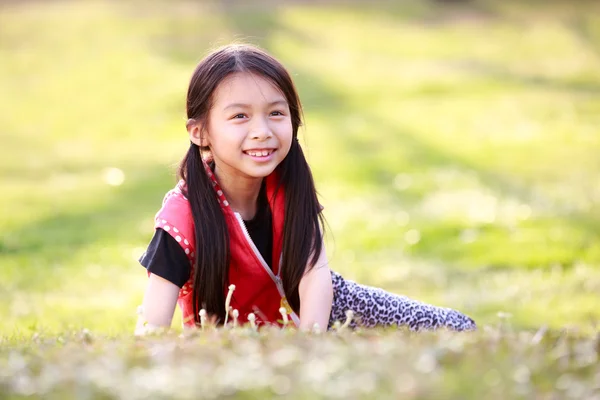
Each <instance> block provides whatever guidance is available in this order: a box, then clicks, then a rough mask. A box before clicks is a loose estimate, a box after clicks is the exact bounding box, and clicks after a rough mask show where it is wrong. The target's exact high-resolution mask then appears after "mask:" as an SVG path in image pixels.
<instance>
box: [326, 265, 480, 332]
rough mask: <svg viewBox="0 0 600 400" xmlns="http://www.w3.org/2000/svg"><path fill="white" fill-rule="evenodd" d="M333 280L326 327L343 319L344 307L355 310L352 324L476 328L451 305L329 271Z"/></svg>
mask: <svg viewBox="0 0 600 400" xmlns="http://www.w3.org/2000/svg"><path fill="white" fill-rule="evenodd" d="M331 279H332V282H333V306H332V309H331V317H330V319H329V328H331V327H332V326H333V324H334V323H335V321H340V322H344V321H345V320H346V311H347V310H352V311H353V312H354V319H353V320H352V322H351V323H350V327H351V328H355V327H357V326H361V327H365V328H372V327H375V326H392V325H396V326H406V327H408V328H409V329H410V330H413V331H419V330H436V329H438V328H447V329H450V330H454V331H465V330H475V329H477V326H476V325H475V321H473V320H472V319H471V318H469V317H467V316H466V315H464V314H462V313H460V312H458V311H455V310H452V309H450V308H442V307H436V306H432V305H429V304H425V303H421V302H419V301H416V300H412V299H409V298H408V297H406V296H400V295H396V294H392V293H389V292H386V291H385V290H383V289H379V288H374V287H369V286H365V285H360V284H358V283H355V282H352V281H348V280H345V279H344V278H343V277H342V276H341V275H339V274H338V273H336V272H333V271H331Z"/></svg>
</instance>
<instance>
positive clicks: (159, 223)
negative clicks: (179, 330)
mask: <svg viewBox="0 0 600 400" xmlns="http://www.w3.org/2000/svg"><path fill="white" fill-rule="evenodd" d="M203 164H204V168H205V170H206V173H207V175H208V177H209V179H210V180H211V183H212V185H213V186H214V188H215V192H216V194H217V200H218V202H219V204H220V205H221V207H222V208H223V209H226V208H228V207H229V202H228V201H227V199H226V198H225V194H224V193H223V190H221V188H220V186H219V184H218V182H217V179H216V178H215V176H214V174H213V172H212V170H211V169H210V167H209V166H208V164H206V162H203ZM184 188H185V182H184V181H183V180H180V181H179V182H178V183H177V186H176V187H175V189H173V190H171V191H169V193H167V195H166V196H165V198H164V199H163V204H164V203H165V202H166V200H167V199H168V198H169V197H171V196H175V197H179V198H182V199H183V200H185V201H188V199H187V197H185V195H184V194H183V193H184V192H185V190H184ZM156 227H157V228H162V229H163V230H164V231H165V232H169V234H170V235H171V236H173V237H174V238H175V240H176V241H177V242H178V243H179V245H180V246H181V247H182V248H183V251H184V252H185V254H186V255H187V256H188V259H189V260H190V264H191V265H192V266H193V265H194V262H195V259H194V257H195V255H196V254H195V252H194V248H193V247H192V244H191V242H190V241H189V240H188V239H187V238H186V237H185V235H184V234H183V233H182V232H181V230H179V229H178V228H176V227H175V226H173V225H172V224H169V221H167V220H165V219H158V218H157V219H156ZM193 291H194V269H193V268H192V269H191V273H190V279H188V281H187V282H186V283H185V284H184V285H183V287H182V288H181V290H180V291H179V299H182V298H183V297H186V296H189V295H190V294H192V293H193Z"/></svg>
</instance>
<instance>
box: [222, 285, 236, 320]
mask: <svg viewBox="0 0 600 400" xmlns="http://www.w3.org/2000/svg"><path fill="white" fill-rule="evenodd" d="M234 290H235V285H229V291H228V292H227V298H226V299H225V323H224V324H223V326H227V320H228V319H229V303H231V298H232V297H233V291H234Z"/></svg>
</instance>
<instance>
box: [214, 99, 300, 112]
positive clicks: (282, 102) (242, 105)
mask: <svg viewBox="0 0 600 400" xmlns="http://www.w3.org/2000/svg"><path fill="white" fill-rule="evenodd" d="M287 105H288V103H287V101H285V100H275V101H272V102H270V103H268V104H267V106H268V107H273V106H287ZM251 107H252V106H251V105H250V104H246V103H232V104H229V105H227V106H225V107H224V108H223V110H227V109H228V108H251Z"/></svg>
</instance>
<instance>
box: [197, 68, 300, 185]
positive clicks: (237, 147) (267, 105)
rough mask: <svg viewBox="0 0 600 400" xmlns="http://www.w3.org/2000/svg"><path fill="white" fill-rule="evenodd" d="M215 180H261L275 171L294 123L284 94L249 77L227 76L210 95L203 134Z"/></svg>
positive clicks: (285, 151) (243, 75)
mask: <svg viewBox="0 0 600 400" xmlns="http://www.w3.org/2000/svg"><path fill="white" fill-rule="evenodd" d="M203 138H204V139H205V141H206V142H205V143H204V144H206V145H208V146H209V147H210V150H211V153H212V157H213V160H214V162H215V168H216V171H215V172H216V173H217V176H227V177H229V178H237V177H243V178H263V177H266V176H267V175H269V174H270V173H271V172H273V171H274V170H275V168H276V167H277V165H279V163H280V162H281V161H283V159H284V158H285V156H286V155H287V154H288V152H289V150H290V147H291V144H292V120H291V117H290V110H289V106H288V103H287V101H286V99H285V96H284V95H283V94H282V93H281V91H280V90H279V89H278V88H277V87H276V86H274V85H273V84H272V83H271V82H269V81H268V80H266V79H264V78H262V77H260V76H258V75H254V74H251V73H247V72H237V73H234V74H232V75H230V76H228V77H227V78H226V79H225V80H223V82H221V83H220V84H219V86H218V87H217V89H216V90H215V92H214V93H213V106H212V108H211V110H210V112H209V116H208V126H207V129H206V130H205V132H204V134H203Z"/></svg>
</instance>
